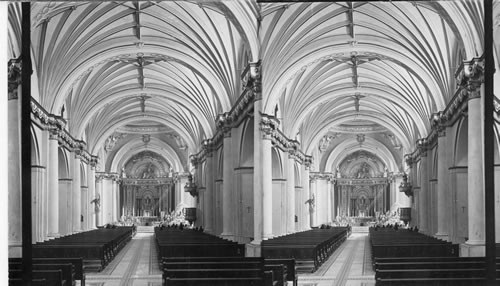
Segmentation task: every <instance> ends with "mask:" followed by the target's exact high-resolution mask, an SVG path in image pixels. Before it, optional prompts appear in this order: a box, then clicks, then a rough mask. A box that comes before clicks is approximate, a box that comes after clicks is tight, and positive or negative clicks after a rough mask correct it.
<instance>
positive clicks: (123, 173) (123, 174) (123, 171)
mask: <svg viewBox="0 0 500 286" xmlns="http://www.w3.org/2000/svg"><path fill="white" fill-rule="evenodd" d="M121 173H122V174H121V176H120V177H122V178H126V177H127V174H125V168H122V172H121Z"/></svg>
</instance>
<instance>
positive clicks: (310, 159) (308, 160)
mask: <svg viewBox="0 0 500 286" xmlns="http://www.w3.org/2000/svg"><path fill="white" fill-rule="evenodd" d="M312 163H313V157H312V156H310V155H305V158H304V165H305V167H306V168H307V169H310V168H311V165H312Z"/></svg>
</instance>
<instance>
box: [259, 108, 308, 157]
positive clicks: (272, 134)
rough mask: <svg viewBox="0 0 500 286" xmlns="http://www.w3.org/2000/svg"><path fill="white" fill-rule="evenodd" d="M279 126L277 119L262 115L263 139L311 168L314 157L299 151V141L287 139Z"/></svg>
mask: <svg viewBox="0 0 500 286" xmlns="http://www.w3.org/2000/svg"><path fill="white" fill-rule="evenodd" d="M279 126H280V121H279V120H278V119H277V118H276V117H274V116H272V115H267V114H263V113H261V122H260V131H261V134H262V137H263V139H270V140H271V141H272V143H273V144H274V146H276V147H278V148H280V149H281V150H282V151H283V152H288V153H289V155H290V156H291V157H293V158H294V159H295V160H296V161H297V162H299V163H300V164H306V165H307V166H310V165H311V163H312V156H308V155H306V154H304V153H303V152H302V151H301V150H300V149H299V148H300V143H299V141H297V140H294V139H290V138H288V137H286V135H285V134H284V133H283V132H282V131H281V130H280V129H279Z"/></svg>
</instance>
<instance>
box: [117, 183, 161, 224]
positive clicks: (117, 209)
mask: <svg viewBox="0 0 500 286" xmlns="http://www.w3.org/2000/svg"><path fill="white" fill-rule="evenodd" d="M118 188H119V185H118V181H117V179H116V178H113V179H112V180H111V190H110V191H111V196H110V199H111V216H110V219H111V222H115V221H117V220H118V219H117V217H118ZM151 215H153V214H151Z"/></svg>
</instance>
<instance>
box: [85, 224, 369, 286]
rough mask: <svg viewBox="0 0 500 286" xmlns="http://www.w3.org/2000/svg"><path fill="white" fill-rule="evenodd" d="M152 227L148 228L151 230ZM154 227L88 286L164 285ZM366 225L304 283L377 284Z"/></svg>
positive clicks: (300, 279) (140, 232)
mask: <svg viewBox="0 0 500 286" xmlns="http://www.w3.org/2000/svg"><path fill="white" fill-rule="evenodd" d="M148 229H149V230H148ZM157 261H158V260H157V253H156V251H155V246H154V234H153V232H152V227H142V228H141V227H139V228H138V230H137V234H136V235H135V237H133V238H132V240H131V241H130V242H129V243H128V244H127V246H125V247H124V248H123V249H122V250H121V252H120V253H119V254H118V255H117V256H116V257H115V258H114V260H113V261H112V262H110V264H109V265H108V266H106V268H105V269H104V270H103V271H101V272H90V273H87V275H86V282H85V285H89V286H122V285H123V286H161V285H162V283H161V273H162V272H161V270H160V269H159V267H158V262H157ZM374 275H375V273H374V271H373V269H372V264H371V253H370V244H369V240H368V231H367V227H358V228H356V227H354V228H353V233H352V234H351V235H350V236H349V238H347V240H346V241H345V242H344V243H343V244H342V245H341V246H340V247H339V248H338V249H337V250H336V251H335V252H334V254H332V256H331V257H330V258H329V259H328V260H327V261H326V262H325V263H324V264H323V265H321V266H320V267H319V268H318V270H316V272H314V273H301V274H298V285H302V286H371V285H375V280H374V277H375V276H374Z"/></svg>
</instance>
